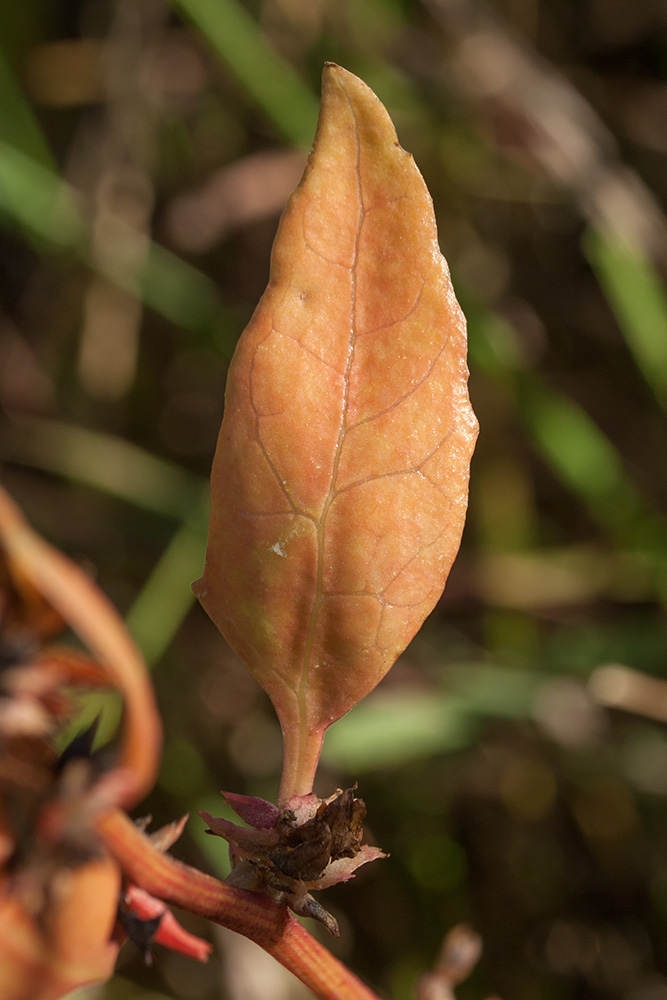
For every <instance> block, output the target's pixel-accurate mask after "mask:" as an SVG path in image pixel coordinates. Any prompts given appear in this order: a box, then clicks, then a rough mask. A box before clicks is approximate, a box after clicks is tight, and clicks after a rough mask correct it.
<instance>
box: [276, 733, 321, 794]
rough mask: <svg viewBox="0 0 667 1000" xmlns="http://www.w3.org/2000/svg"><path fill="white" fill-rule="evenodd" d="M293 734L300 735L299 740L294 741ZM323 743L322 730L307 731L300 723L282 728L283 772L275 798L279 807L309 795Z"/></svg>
mask: <svg viewBox="0 0 667 1000" xmlns="http://www.w3.org/2000/svg"><path fill="white" fill-rule="evenodd" d="M294 732H298V733H299V739H298V740H295V739H294V736H293V734H294ZM286 734H287V735H286ZM323 742H324V730H323V729H314V730H311V729H308V728H307V726H306V723H305V721H304V720H302V719H300V720H299V722H298V723H293V722H291V723H290V724H289V725H288V726H284V727H283V771H282V775H281V778H280V792H279V794H278V805H279V806H281V807H282V806H284V805H285V803H286V802H287V800H288V799H289V798H290V797H291V796H292V795H308V794H309V793H310V792H312V790H313V782H314V780H315V772H316V771H317V765H318V763H319V760H320V754H321V753H322V743H323Z"/></svg>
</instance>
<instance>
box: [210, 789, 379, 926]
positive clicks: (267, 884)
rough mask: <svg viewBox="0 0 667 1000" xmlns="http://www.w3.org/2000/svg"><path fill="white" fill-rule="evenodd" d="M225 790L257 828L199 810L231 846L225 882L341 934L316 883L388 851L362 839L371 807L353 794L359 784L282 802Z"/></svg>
mask: <svg viewBox="0 0 667 1000" xmlns="http://www.w3.org/2000/svg"><path fill="white" fill-rule="evenodd" d="M222 794H223V795H224V796H225V799H226V800H227V802H228V804H229V805H230V806H231V808H232V809H233V810H234V812H235V813H236V814H237V816H240V817H241V819H242V820H244V821H245V822H246V823H248V824H249V826H250V827H251V828H252V829H249V828H248V827H244V826H237V825H236V824H235V823H231V822H230V821H229V820H226V819H221V818H215V817H213V816H211V815H210V814H209V813H206V812H202V813H200V816H201V817H202V819H204V820H205V821H206V822H207V823H208V825H209V831H208V832H209V833H213V834H216V835H217V836H219V837H223V838H224V839H225V840H226V841H227V842H228V843H229V845H230V857H231V861H232V872H231V874H230V875H229V877H228V879H227V881H228V883H230V884H231V885H234V886H236V887H237V888H240V889H249V890H251V891H253V892H264V893H266V894H267V895H269V896H271V898H273V899H275V900H276V901H277V902H280V903H285V904H287V906H289V908H290V909H291V910H293V911H294V913H298V914H300V915H301V916H308V917H314V918H315V919H316V920H319V921H321V923H323V924H324V925H325V926H326V927H327V929H328V930H329V931H330V932H331V933H332V934H334V935H335V936H337V935H338V924H337V922H336V920H335V919H334V917H332V916H331V914H330V913H328V912H327V911H326V910H325V909H324V907H323V906H322V905H321V904H320V903H318V901H317V900H316V899H315V898H314V897H313V896H311V894H310V893H311V890H318V889H326V888H328V887H329V886H330V885H335V884H336V883H337V882H345V881H347V880H348V879H350V878H353V877H354V874H355V872H356V870H357V868H360V867H361V865H364V864H366V862H368V861H373V860H374V859H375V858H384V857H386V856H387V855H386V854H383V853H382V851H381V850H380V849H379V848H377V847H369V846H368V845H367V844H363V845H362V843H361V839H362V837H363V829H362V823H363V820H364V817H365V815H366V806H365V804H364V802H363V800H362V799H358V798H356V797H355V795H354V788H348V789H347V790H346V791H344V792H343V791H341V790H340V789H339V790H338V791H337V792H335V794H334V795H331V796H330V797H329V798H328V799H319V798H318V797H317V796H316V795H313V794H310V795H293V796H292V797H291V798H290V799H288V801H287V802H286V803H285V806H284V807H283V808H282V809H279V808H278V807H277V806H275V805H273V803H272V802H267V801H266V800H265V799H259V798H255V797H253V796H247V795H236V794H233V793H230V792H223V793H222Z"/></svg>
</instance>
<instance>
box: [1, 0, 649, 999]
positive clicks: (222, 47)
mask: <svg viewBox="0 0 667 1000" xmlns="http://www.w3.org/2000/svg"><path fill="white" fill-rule="evenodd" d="M0 43H1V46H2V50H1V52H0V215H1V218H2V224H3V226H2V233H1V235H0V260H1V266H0V288H1V292H0V407H1V408H2V423H1V426H0V448H1V451H2V460H3V469H2V474H3V481H4V483H5V485H6V486H7V488H8V489H9V490H10V491H11V492H12V493H13V495H14V496H15V497H16V499H17V500H18V501H19V502H20V503H21V504H22V505H23V507H24V509H25V511H26V513H27V515H28V516H29V517H30V519H31V520H32V522H33V523H34V524H35V526H36V527H37V528H38V529H39V530H40V531H41V532H42V533H43V534H45V535H46V537H47V538H49V540H51V541H52V542H53V543H54V544H56V545H58V546H60V547H62V548H63V549H64V550H65V551H67V552H68V553H70V554H71V555H73V556H74V557H75V558H76V559H78V560H79V561H81V562H83V563H84V565H86V566H87V567H88V568H89V569H90V571H91V572H92V573H93V574H94V575H95V576H96V578H97V579H98V581H99V583H100V584H101V586H102V587H103V589H104V590H106V592H107V593H108V594H109V595H110V596H111V598H112V599H113V600H114V601H115V603H116V604H117V605H118V606H119V607H120V608H121V609H122V610H123V612H124V613H127V616H128V620H129V622H130V625H131V628H132V630H133V632H134V634H135V635H136V636H137V639H138V640H139V642H140V644H141V646H142V649H143V650H144V652H145V654H146V657H147V659H148V661H149V662H150V664H151V666H152V668H153V671H154V679H155V684H156V687H157V691H158V696H159V700H160V705H161V709H162V712H163V715H164V720H165V727H166V734H167V741H166V746H165V753H164V764H163V767H162V772H161V776H160V781H159V784H158V786H157V788H156V790H155V792H154V794H153V796H152V797H151V800H150V801H149V802H148V803H147V804H146V807H145V810H144V811H145V812H149V811H150V812H151V813H152V815H153V817H154V822H155V823H162V822H166V821H168V820H170V819H172V818H173V817H175V816H177V815H179V814H181V813H183V812H185V811H192V812H195V813H196V810H197V809H201V808H205V809H209V810H210V811H212V812H213V813H220V812H221V807H220V805H219V796H218V794H217V792H218V789H219V788H226V789H229V790H233V791H237V792H247V793H251V794H259V795H264V796H266V797H268V798H275V795H276V791H277V781H278V774H279V768H280V755H281V743H280V735H279V731H278V728H277V725H276V721H275V719H274V717H273V714H272V711H271V708H270V706H269V705H268V702H267V700H266V698H265V697H264V695H263V694H262V692H261V691H260V690H259V689H258V688H257V686H256V685H255V683H254V681H253V680H252V679H251V678H250V676H249V675H247V674H246V673H245V672H244V670H243V668H242V667H241V665H240V664H239V663H238V661H237V660H236V659H235V657H234V656H233V655H232V654H231V653H230V652H229V651H228V650H227V649H226V648H225V647H224V644H223V642H222V640H221V639H220V638H219V637H218V635H217V634H216V633H215V630H214V628H213V626H212V625H211V624H210V623H209V621H208V619H207V618H206V617H205V615H204V614H203V612H202V611H200V610H199V609H198V608H196V607H194V606H193V601H192V597H191V593H190V589H189V588H190V583H191V581H192V580H193V579H195V578H196V577H197V576H198V575H199V573H200V570H201V565H202V559H203V551H204V539H205V526H206V508H207V495H206V494H207V476H208V472H209V467H210V462H211V458H212V454H213V450H214V446H215V440H216V434H217V430H218V426H219V423H220V418H221V412H222V405H223V391H224V384H225V374H226V366H227V363H228V359H229V357H230V355H231V352H232V351H233V347H234V343H235V341H236V338H237V337H238V335H239V333H240V331H241V329H242V328H243V326H244V324H245V323H246V321H247V320H248V318H249V316H250V314H251V312H252V309H253V307H254V305H255V303H256V301H257V299H258V298H259V296H260V294H261V292H262V290H263V288H264V286H265V283H266V280H267V275H268V263H269V252H270V247H271V242H272V239H273V235H274V233H275V228H276V223H277V219H278V215H279V212H280V210H281V207H282V205H283V204H284V201H285V199H286V197H287V195H288V194H289V192H290V190H291V189H292V188H293V186H294V185H295V184H296V182H297V181H298V178H299V176H300V173H301V170H302V168H303V164H304V159H305V155H306V151H307V149H308V146H309V144H310V142H311V140H312V136H313V133H314V128H315V123H316V116H317V102H318V90H319V76H320V72H321V66H322V63H323V61H324V60H333V61H336V62H339V63H341V64H342V65H344V66H345V67H346V68H348V69H350V70H352V71H353V72H355V73H357V74H359V75H360V76H362V77H363V78H364V79H365V80H366V81H367V82H368V83H369V84H370V85H371V86H372V87H373V88H374V89H375V91H376V92H377V93H378V95H379V96H380V98H381V99H382V101H383V102H384V103H385V105H386V106H387V108H388V109H389V111H390V113H391V115H392V117H393V118H394V121H395V123H396V126H397V129H398V133H399V137H400V139H401V142H402V144H403V145H404V146H405V147H406V148H407V149H409V150H410V151H411V152H413V154H414V156H415V158H416V160H417V163H418V164H419V166H420V168H421V170H422V172H423V174H424V176H425V178H426V181H427V183H428V185H429V188H430V190H431V192H432V194H433V198H434V201H435V207H436V214H437V216H438V220H439V227H440V236H441V245H442V249H443V251H444V253H445V254H446V256H447V258H448V260H449V262H450V265H451V268H452V273H453V277H454V282H455V286H456V288H457V292H458V294H459V297H460V299H461V302H462V304H463V306H464V308H465V310H466V312H467V315H468V318H469V327H470V361H471V370H472V375H471V393H472V397H473V403H474V405H475V407H476V410H477V412H478V415H479V418H480V424H481V428H482V432H481V436H480V440H479V445H478V449H477V453H476V455H475V459H474V462H473V469H472V480H471V482H472V489H471V506H470V515H469V520H468V525H467V528H466V534H465V538H464V543H463V547H462V550H461V554H460V556H459V559H458V562H457V564H456V566H455V568H454V571H453V573H452V576H451V579H450V582H449V584H448V588H447V591H446V594H445V596H444V598H443V600H442V602H441V604H440V605H439V607H438V608H437V609H436V611H435V612H434V614H433V616H432V617H431V619H430V620H429V622H428V623H427V625H426V626H425V628H424V629H423V631H422V633H421V634H420V635H419V637H418V638H417V639H416V640H415V642H414V643H413V645H412V646H411V648H410V649H409V650H408V651H407V652H406V653H405V655H404V656H403V657H402V658H401V660H400V661H399V663H398V664H397V665H396V667H395V668H394V670H393V671H392V672H391V673H390V674H389V676H388V677H387V678H386V680H385V681H384V682H383V683H382V685H381V686H380V688H379V689H378V690H377V691H376V692H375V693H374V694H373V695H372V696H371V697H369V698H368V700H367V701H366V702H365V703H364V704H363V705H362V706H360V707H359V708H358V709H357V710H355V711H353V712H352V713H350V715H349V716H348V717H346V719H344V720H343V721H342V722H340V723H339V724H338V725H337V726H335V727H334V728H333V729H332V730H331V732H330V734H329V736H328V738H327V741H326V747H325V756H324V763H323V767H322V771H321V774H320V778H319V781H320V784H319V791H320V792H321V793H322V794H329V793H330V792H331V791H332V790H333V789H334V788H335V787H337V786H340V787H346V786H347V785H348V784H350V783H352V782H353V781H354V780H358V781H359V784H360V793H361V794H362V795H363V797H364V798H365V799H366V802H367V804H368V811H369V820H368V826H367V830H368V834H369V839H371V840H372V841H373V842H376V843H378V844H380V845H381V846H382V847H383V848H384V849H385V850H387V851H390V852H391V859H390V860H388V861H384V862H381V863H378V864H377V865H373V866H371V868H370V869H369V870H368V871H366V870H364V872H363V873H362V874H361V875H360V876H359V877H358V878H357V879H356V880H355V882H353V883H351V884H349V885H347V886H343V887H339V888H335V889H332V890H330V891H329V893H328V902H327V905H329V906H330V907H331V908H333V909H334V911H335V913H336V915H337V917H338V919H339V920H340V922H341V926H342V937H341V939H340V941H338V942H329V943H330V944H331V945H332V947H333V949H334V950H335V951H336V952H337V953H338V954H339V955H340V956H341V957H342V958H343V960H345V961H346V962H348V963H350V964H351V966H352V967H353V968H354V969H355V970H357V971H358V972H359V973H360V974H361V975H362V976H364V977H365V978H366V979H367V980H368V981H369V982H370V983H371V984H372V985H373V986H374V987H375V988H376V989H377V990H378V991H379V992H380V993H382V994H384V995H386V996H390V995H391V996H392V997H394V998H396V1000H402V998H407V997H408V996H409V995H410V989H411V983H412V982H413V980H414V978H415V976H416V975H417V974H418V973H419V971H420V970H423V969H425V968H426V967H427V966H429V964H430V963H431V962H432V961H433V959H434V957H435V954H436V952H437V949H438V947H439V943H440V940H441V938H442V935H443V934H444V932H445V931H446V930H447V929H448V928H450V927H451V926H452V925H454V924H456V923H458V922H460V921H469V922H470V923H472V924H473V925H474V926H475V927H476V928H477V930H478V931H479V932H480V933H481V935H482V937H483V940H484V954H483V957H482V960H481V962H480V964H479V966H478V968H477V969H476V971H475V972H474V974H473V976H472V978H471V979H470V980H469V981H468V982H467V983H465V984H464V985H463V986H461V987H460V988H459V996H460V997H461V998H468V997H469V998H480V997H484V996H487V995H488V994H489V993H491V992H493V993H497V994H499V995H500V996H502V997H503V998H504V1000H524V998H525V1000H528V998H530V1000H533V998H542V997H543V998H549V1000H551V998H553V1000H561V998H563V1000H565V998H574V997H585V998H598V997H599V998H617V997H618V998H620V997H623V998H628V1000H667V837H666V833H667V799H666V796H667V729H666V726H665V724H666V722H667V677H666V676H665V647H666V643H665V638H666V636H665V631H666V628H665V626H666V621H665V603H666V602H667V518H666V516H665V511H666V509H667V504H666V500H667V463H666V462H665V455H666V454H667V425H666V422H665V409H666V408H667V300H666V296H665V290H664V283H663V279H664V275H665V270H666V268H667V228H666V226H665V214H664V213H665V208H666V202H667V170H666V169H665V168H666V163H667V159H666V157H667V127H666V123H667V15H666V13H665V8H664V5H663V3H662V2H661V0H634V2H632V3H628V2H624V0H558V2H554V0H490V2H489V3H488V4H485V3H484V2H478V0H421V2H420V0H245V2H242V0H171V2H168V0H61V2H57V0H56V2H51V3H46V4H45V3H43V2H41V0H22V2H21V3H20V4H8V3H5V4H2V5H0ZM96 711H97V705H96V704H95V703H93V702H84V703H83V704H82V712H83V715H84V717H85V716H86V715H88V716H90V715H92V714H94V713H95V712H96ZM116 714H117V707H116V706H114V704H113V703H111V704H109V705H107V706H106V711H105V715H104V727H103V729H104V732H103V737H104V736H108V733H109V732H110V731H111V729H112V727H113V722H114V719H115V717H116ZM187 830H188V832H187V834H186V836H185V837H184V838H183V840H182V842H181V843H180V844H179V845H178V846H177V848H176V853H177V854H178V855H180V856H181V857H183V858H185V859H187V860H189V861H191V862H193V863H195V864H198V865H200V866H202V867H205V868H206V869H208V870H211V871H215V872H218V873H222V874H224V872H225V870H226V869H225V865H226V861H225V858H224V848H223V845H222V842H220V841H218V842H211V841H212V838H211V839H209V838H206V837H205V836H203V833H202V831H203V824H202V823H201V822H200V821H199V820H198V819H197V818H196V817H195V818H193V819H191V821H190V823H189V825H188V828H187ZM196 929H197V930H198V931H199V932H202V931H203V932H204V933H209V934H211V935H212V936H213V938H214V940H215V942H216V949H217V952H216V955H217V957H215V958H214V959H212V960H211V962H210V963H209V964H208V965H207V966H204V967H199V966H195V964H194V963H192V962H189V961H188V960H186V959H181V958H179V957H178V956H173V955H171V954H169V955H167V954H164V953H160V954H158V955H157V956H156V961H155V964H154V967H153V968H150V969H149V968H145V967H144V966H143V965H142V962H141V960H140V957H139V956H138V954H137V953H135V952H133V951H132V949H131V948H130V947H127V950H126V951H124V953H123V955H122V958H121V962H120V964H119V968H118V973H117V976H116V977H115V978H114V980H113V981H112V982H110V983H109V984H107V985H105V986H102V987H99V988H95V989H89V990H86V991H84V993H83V994H82V997H85V998H86V1000H93V998H94V1000H121V998H122V1000H162V998H169V997H172V998H176V1000H222V998H225V1000H227V998H228V1000H241V998H243V1000H254V998H258V1000H259V998H262V1000H264V998H266V997H271V998H281V997H284V998H288V997H289V998H292V997H298V996H301V995H303V992H302V991H299V989H298V988H297V986H296V985H295V984H293V983H292V981H291V980H290V979H289V977H288V978H287V979H285V977H283V976H282V975H281V974H280V973H281V970H279V969H278V968H277V967H276V966H275V965H274V964H272V962H271V960H268V959H267V960H266V961H265V960H264V959H263V957H262V956H261V955H259V954H258V953H257V952H256V951H255V950H253V946H251V945H249V944H248V943H247V942H245V941H244V940H242V939H240V938H237V937H235V936H234V935H230V934H226V933H222V932H221V931H220V930H219V929H218V928H208V929H207V928H202V927H200V926H197V927H196Z"/></svg>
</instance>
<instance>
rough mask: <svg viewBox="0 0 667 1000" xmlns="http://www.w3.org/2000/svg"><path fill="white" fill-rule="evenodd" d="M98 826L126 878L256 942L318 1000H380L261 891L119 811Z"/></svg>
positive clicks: (105, 816) (105, 818) (102, 817)
mask: <svg viewBox="0 0 667 1000" xmlns="http://www.w3.org/2000/svg"><path fill="white" fill-rule="evenodd" d="M96 826H97V831H98V833H99V835H100V836H101V838H102V839H103V840H104V842H105V844H106V846H107V849H108V850H109V852H110V854H111V855H112V856H113V857H114V858H115V859H116V860H117V861H118V863H119V864H120V866H121V868H122V869H123V872H124V873H125V875H126V876H127V877H128V878H129V879H131V880H132V881H133V882H136V884H137V885H138V886H140V887H141V888H142V889H145V890H146V891H147V892H149V893H151V895H154V896H157V897H158V898H160V899H162V900H164V901H165V902H167V903H171V904H173V905H174V906H179V907H181V908H182V909H184V910H187V911H189V912H190V913H195V914H197V915H199V916H202V917H206V918H207V919H209V920H213V921H214V922H215V923H218V924H221V925H222V926H223V927H228V928H230V929H231V930H234V931H237V932H238V933H239V934H244V935H245V936H246V937H248V938H250V939H251V940H252V941H255V942H256V944H258V945H260V946H261V947H262V948H264V950H265V951H267V952H268V953H269V954H270V955H272V956H273V957H274V958H275V959H276V961H278V962H280V964H281V965H283V966H284V967H285V968H286V969H288V970H289V971H290V972H291V973H292V974H293V975H294V976H296V978H297V979H299V980H300V981H301V982H302V983H304V985H305V986H307V987H308V988H309V989H310V990H312V991H313V993H314V994H315V996H316V997H318V998H319V1000H378V997H377V995H376V994H375V993H373V992H372V990H370V989H368V987H367V986H365V985H364V984H363V983H362V982H361V980H360V979H358V978H357V977H356V976H355V975H354V974H353V973H352V972H350V970H349V969H347V968H346V967H345V966H344V965H343V964H342V963H341V962H339V961H338V959H337V958H334V956H333V955H332V954H331V953H330V952H328V951H327V949H326V948H324V946H323V945H321V944H320V943H319V942H318V941H316V940H315V938H314V937H313V936H312V935H311V934H310V933H309V932H308V931H307V930H306V928H305V927H303V926H302V925H301V924H300V923H299V921H298V920H297V919H296V917H294V916H293V915H292V914H291V913H290V912H289V910H288V909H287V907H285V906H280V905H278V904H277V903H274V902H273V901H272V900H270V899H269V898H268V897H267V896H264V895H261V894H260V893H253V892H245V891H243V890H241V889H234V888H232V886H229V885H226V884H225V883H224V882H220V881H219V880H218V879H216V878H213V877H212V876H211V875H206V874H205V873H204V872H200V871H199V870H198V869H197V868H191V867H190V866H189V865H185V864H183V863H182V862H180V861H177V860H176V859H175V858H172V857H170V856H169V855H167V854H163V853H162V852H161V851H160V850H158V849H157V848H156V847H155V846H154V845H153V844H152V843H151V841H150V840H149V839H148V837H146V836H145V835H144V834H143V833H141V831H140V830H139V829H138V828H137V827H136V826H135V825H134V823H133V822H132V820H131V819H129V817H128V816H126V815H125V814H124V813H122V812H120V811H119V810H113V811H111V812H108V813H105V814H104V815H102V816H101V817H100V818H99V819H98V821H97V825H96Z"/></svg>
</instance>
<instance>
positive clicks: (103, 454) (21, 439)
mask: <svg viewBox="0 0 667 1000" xmlns="http://www.w3.org/2000/svg"><path fill="white" fill-rule="evenodd" d="M2 443H3V451H4V453H5V454H6V456H7V458H9V459H10V460H12V461H15V462H20V463H23V464H29V465H33V466H34V467H36V468H38V469H44V470H46V471H48V472H53V473H55V474H56V475H59V476H64V477H65V478H67V479H72V480H74V481H75V482H79V483H84V484H85V485H87V486H92V487H93V488H95V489H98V490H100V491H102V492H104V493H106V494H108V495H109V496H113V497H117V498H118V499H120V500H124V501H126V502H127V503H131V504H135V505H136V506H137V507H140V508H142V509H143V510H149V511H152V512H153V513H155V514H162V515H164V516H166V517H173V518H176V519H178V520H181V519H182V518H183V517H185V516H187V514H188V511H190V510H191V509H192V508H193V507H194V506H195V505H196V504H197V503H198V502H199V498H200V496H201V493H202V490H203V489H204V487H205V484H204V482H203V480H201V479H199V478H198V477H197V476H195V475H194V474H193V473H191V472H187V471H186V470H185V469H182V468H181V467H180V466H178V465H176V464H174V463H172V462H167V461H165V460H164V459H162V458H157V457H156V456H155V455H151V454H150V452H147V451H144V449H143V448H139V447H138V446H137V445H135V444H132V443H130V442H129V441H124V440H123V439H122V438H118V437H114V436H113V435H112V434H103V433H101V432H100V431H92V430H88V429H87V428H85V427H75V426H73V425H70V424H63V423H59V422H58V421H55V420H31V421H22V422H21V424H17V425H15V426H14V427H13V428H11V429H7V428H5V431H4V436H3V442H2Z"/></svg>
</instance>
